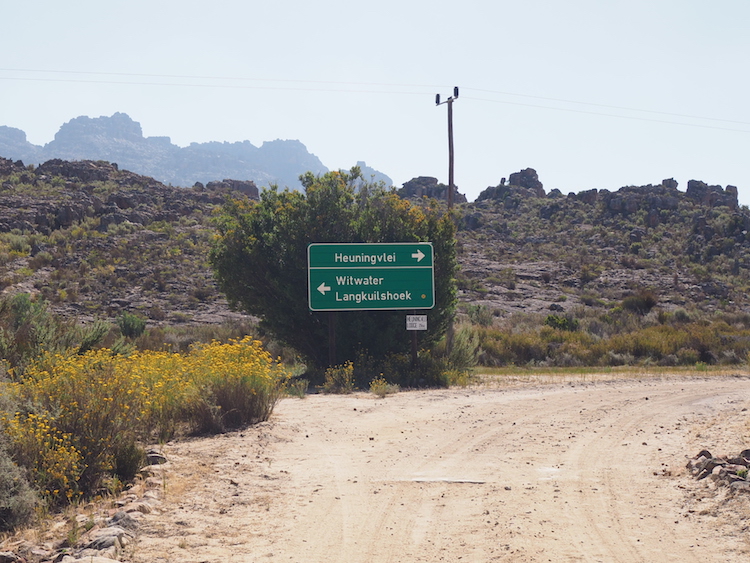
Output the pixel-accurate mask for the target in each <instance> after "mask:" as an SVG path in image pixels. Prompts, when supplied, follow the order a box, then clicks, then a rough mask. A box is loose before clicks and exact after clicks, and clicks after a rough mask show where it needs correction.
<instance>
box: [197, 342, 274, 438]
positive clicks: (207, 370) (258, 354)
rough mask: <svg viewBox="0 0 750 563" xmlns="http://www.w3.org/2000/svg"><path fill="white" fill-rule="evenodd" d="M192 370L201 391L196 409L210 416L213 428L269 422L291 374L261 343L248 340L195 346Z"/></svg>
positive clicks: (199, 412)
mask: <svg viewBox="0 0 750 563" xmlns="http://www.w3.org/2000/svg"><path fill="white" fill-rule="evenodd" d="M190 359H191V366H190V370H191V372H192V375H193V382H194V383H195V385H196V387H197V389H198V390H199V394H198V397H199V400H198V402H197V403H195V405H194V408H195V409H196V411H194V412H196V413H198V414H206V413H209V414H210V415H211V418H210V419H209V420H208V421H204V420H203V419H199V420H200V421H201V422H208V423H209V428H206V430H209V429H210V426H211V425H213V424H217V423H218V425H219V426H220V427H238V426H242V425H245V424H253V423H256V422H260V421H263V420H267V419H268V417H269V416H270V415H271V412H272V411H273V407H274V406H275V405H276V402H277V401H278V400H279V398H280V397H281V395H282V392H283V390H284V385H285V383H286V382H287V380H288V378H289V374H288V373H287V371H286V370H285V369H284V367H283V365H282V364H281V361H280V360H274V359H273V358H272V357H271V354H269V353H268V352H267V351H266V350H264V349H263V345H262V343H261V342H260V341H258V340H253V339H252V338H250V337H245V338H243V339H242V340H230V341H229V342H228V343H227V344H222V343H220V342H216V341H214V342H211V343H210V344H198V345H195V346H193V348H192V350H191V353H190Z"/></svg>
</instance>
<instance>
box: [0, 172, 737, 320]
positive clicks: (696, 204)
mask: <svg viewBox="0 0 750 563" xmlns="http://www.w3.org/2000/svg"><path fill="white" fill-rule="evenodd" d="M428 180H429V179H428ZM428 180H425V179H424V178H417V179H415V180H414V181H413V182H412V183H411V185H412V186H417V187H418V188H419V189H417V190H413V191H414V193H407V194H405V195H410V196H413V197H420V194H421V196H424V195H425V193H422V192H423V191H424V190H425V189H428V190H433V191H434V190H438V191H439V189H440V187H439V186H436V185H435V186H433V184H434V183H435V182H431V181H428ZM420 186H421V187H420ZM443 188H444V187H443ZM440 194H442V195H443V196H444V195H445V190H444V189H443V190H442V192H440ZM440 194H437V195H440ZM227 195H232V196H234V197H249V198H257V197H258V190H257V187H256V186H255V185H254V184H253V183H252V182H240V181H234V180H225V181H221V182H210V183H207V184H206V185H205V186H204V185H201V184H198V185H196V186H194V187H193V188H189V189H186V188H174V187H170V186H167V185H164V184H163V183H160V182H158V181H156V180H154V179H153V178H150V177H147V176H142V175H138V174H134V173H132V172H128V171H124V170H121V169H120V168H119V167H118V166H116V165H114V164H110V163H107V162H92V161H83V162H66V161H61V160H53V161H49V162H46V163H44V164H42V165H40V166H39V167H36V168H34V167H31V166H24V165H23V163H20V162H15V163H14V162H12V161H10V160H6V159H0V286H1V287H2V290H3V292H5V293H9V292H18V291H26V292H30V293H35V294H40V295H42V296H44V297H45V298H46V299H47V300H49V301H50V302H51V303H52V305H53V308H54V309H55V310H57V311H58V312H60V313H63V314H65V315H67V316H76V317H78V318H80V319H82V320H86V319H93V318H97V317H112V316H116V315H118V314H120V312H122V311H124V310H127V311H130V312H134V313H138V314H140V315H142V316H144V317H146V318H148V319H149V321H150V322H151V323H153V324H158V323H186V322H189V323H218V322H222V321H224V320H227V319H230V318H236V317H237V316H238V314H236V313H232V312H230V311H229V310H228V308H227V305H226V302H225V301H224V299H223V298H222V296H221V295H220V294H219V293H218V292H217V290H216V286H215V284H214V282H213V279H212V275H211V271H210V269H209V266H208V263H207V255H208V250H209V247H210V240H211V236H212V231H211V228H210V225H209V219H210V217H211V215H212V213H213V212H214V211H215V209H216V208H217V207H218V206H220V205H221V204H222V202H223V201H224V198H225V197H226V196H227ZM433 195H434V194H433ZM456 209H457V215H458V222H459V233H458V239H459V250H460V252H459V260H460V262H461V272H460V274H459V280H458V281H459V288H460V299H461V303H462V307H461V310H462V311H463V312H464V313H466V312H468V311H469V310H470V309H471V308H472V307H473V308H475V309H476V308H477V307H483V308H484V309H485V311H486V312H488V313H490V314H492V315H494V318H496V319H509V318H512V317H513V315H514V314H517V313H523V314H531V315H532V316H533V315H537V316H541V317H542V318H543V317H544V316H545V315H549V314H559V315H563V314H566V315H573V316H576V315H577V316H582V315H583V314H584V313H585V314H591V313H592V312H593V313H596V312H597V311H599V312H600V313H601V314H602V315H604V314H607V313H608V311H610V310H611V309H612V308H613V307H617V306H619V305H620V304H621V303H622V300H623V299H626V298H627V297H628V296H632V295H634V294H638V293H639V292H641V293H643V292H647V293H648V294H649V295H650V296H651V297H650V299H653V300H654V301H655V303H656V304H658V305H657V307H656V310H660V311H669V312H674V311H676V310H678V309H683V310H685V311H686V312H687V313H691V312H699V313H701V314H713V313H716V312H727V313H732V314H745V313H746V312H748V310H749V308H750V299H749V298H748V290H750V235H748V232H750V212H748V210H747V208H745V207H739V206H738V205H737V192H736V189H735V188H733V187H732V186H727V187H726V188H722V187H721V186H709V185H707V184H705V183H703V182H699V181H691V182H690V183H689V185H688V186H687V190H686V191H684V192H683V191H680V190H679V189H678V186H677V185H676V182H674V181H673V180H665V181H663V182H662V183H660V184H657V185H649V186H630V187H625V188H621V189H619V190H617V191H613V192H610V191H607V190H599V191H597V190H591V191H587V192H581V193H578V194H569V195H567V196H565V195H563V194H561V193H560V192H558V191H556V190H553V191H552V192H550V193H546V192H545V190H544V188H543V186H542V184H541V182H540V181H539V179H538V178H537V175H536V172H534V171H533V170H531V169H529V170H526V171H522V172H519V173H517V174H514V175H511V176H510V181H509V182H508V183H506V182H502V183H501V184H500V185H498V186H494V187H490V188H487V189H486V190H485V191H484V192H483V193H482V194H481V195H480V197H479V198H478V200H477V201H476V202H473V203H460V204H457V205H456Z"/></svg>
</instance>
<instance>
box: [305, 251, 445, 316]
mask: <svg viewBox="0 0 750 563" xmlns="http://www.w3.org/2000/svg"><path fill="white" fill-rule="evenodd" d="M307 266H308V268H307V274H308V288H307V290H308V298H309V299H308V301H309V307H310V310H312V311H375V310H396V309H432V308H433V307H434V306H435V274H434V271H435V270H434V255H433V249H432V243H430V242H414V243H407V242H403V243H402V242H395V243H313V244H310V245H309V246H308V247H307Z"/></svg>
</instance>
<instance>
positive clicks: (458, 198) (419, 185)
mask: <svg viewBox="0 0 750 563" xmlns="http://www.w3.org/2000/svg"><path fill="white" fill-rule="evenodd" d="M453 189H454V192H453V203H465V202H466V196H465V195H463V194H461V193H459V192H458V188H456V187H455V186H454V187H453ZM397 193H398V195H400V196H401V197H403V198H410V199H413V198H423V197H426V198H430V199H431V198H434V199H438V200H441V201H448V186H446V185H445V184H439V183H438V181H437V178H433V177H431V176H419V177H417V178H412V179H411V180H409V181H408V182H405V183H404V184H403V187H402V188H401V189H400V190H398V192H397Z"/></svg>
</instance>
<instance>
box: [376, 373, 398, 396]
mask: <svg viewBox="0 0 750 563" xmlns="http://www.w3.org/2000/svg"><path fill="white" fill-rule="evenodd" d="M398 390H399V386H398V385H395V384H392V383H388V382H387V381H386V380H385V378H384V377H382V376H381V377H376V378H375V379H373V380H372V381H371V382H370V393H372V394H373V395H375V396H377V397H380V398H381V399H383V398H384V397H385V396H386V395H389V394H390V393H398Z"/></svg>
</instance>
